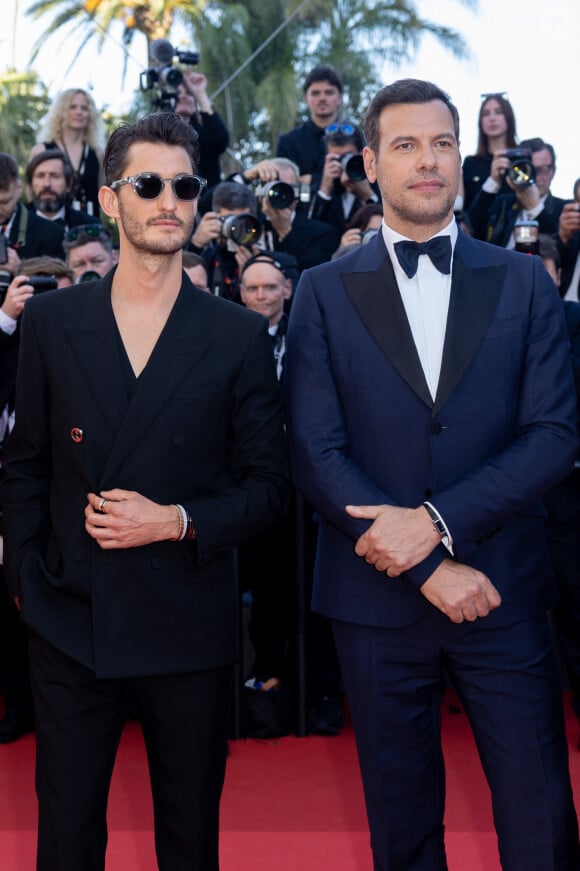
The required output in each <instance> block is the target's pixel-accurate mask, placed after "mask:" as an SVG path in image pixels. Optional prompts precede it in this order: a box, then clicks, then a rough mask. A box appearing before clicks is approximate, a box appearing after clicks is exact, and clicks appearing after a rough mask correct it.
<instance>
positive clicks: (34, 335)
mask: <svg viewBox="0 0 580 871" xmlns="http://www.w3.org/2000/svg"><path fill="white" fill-rule="evenodd" d="M113 274H114V272H113V271H112V272H111V273H109V275H108V276H106V277H105V278H104V279H101V280H100V281H95V282H92V283H88V284H83V285H75V286H74V287H70V288H63V289H62V290H56V291H53V292H52V293H50V294H42V295H40V296H38V297H33V298H32V299H31V300H30V301H29V302H28V303H27V305H26V309H25V311H24V314H23V316H22V324H21V328H22V329H21V332H22V335H21V354H20V361H19V375H18V385H17V394H16V424H15V427H14V429H13V431H12V433H11V436H10V438H9V440H8V445H7V448H6V450H5V456H4V460H5V470H6V479H5V483H4V487H3V497H4V520H5V527H4V536H5V537H4V553H5V569H6V576H7V581H8V587H9V590H10V594H11V596H12V597H19V600H20V604H21V608H22V610H21V616H22V618H23V620H24V622H25V623H27V624H28V625H29V626H31V627H32V628H33V629H34V630H35V631H36V632H37V633H38V634H40V635H41V636H42V637H44V638H45V639H46V640H47V641H48V642H49V643H50V644H52V645H53V646H54V647H56V648H57V649H59V650H61V651H62V652H64V653H65V654H67V655H68V656H70V657H72V658H73V659H75V660H76V661H78V662H80V663H82V664H83V665H85V666H87V667H89V668H92V669H94V671H95V672H96V674H97V676H100V677H131V676H139V675H156V674H173V673H180V672H185V671H193V670H198V669H205V668H216V667H219V666H221V665H227V664H230V663H231V662H233V660H234V658H235V656H236V644H235V632H236V626H235V613H236V601H235V597H236V590H235V584H234V572H233V557H232V548H234V547H235V546H236V545H238V544H239V543H240V542H241V541H243V540H244V539H247V538H250V537H251V536H253V535H255V534H256V533H257V532H259V531H260V530H262V529H263V528H265V527H266V526H267V525H268V524H269V523H273V522H274V521H276V520H277V519H278V518H279V517H280V516H281V515H282V514H283V512H284V510H285V509H286V508H287V505H288V501H289V485H288V482H287V478H286V458H285V446H284V432H283V425H282V415H281V405H280V397H279V388H278V383H277V380H276V373H275V368H274V361H273V356H272V341H271V339H270V337H269V335H268V331H267V321H266V319H265V318H263V317H261V316H260V315H257V314H255V313H254V312H250V311H248V310H247V309H245V308H243V307H242V306H238V305H233V304H232V303H229V302H226V301H225V300H221V299H217V298H215V297H214V296H212V295H211V294H208V293H205V292H203V291H200V290H197V289H196V288H194V287H193V285H192V284H191V282H190V281H189V279H188V278H187V276H185V274H184V277H183V282H182V286H181V290H180V293H179V295H178V298H177V300H176V302H175V305H174V307H173V310H172V312H171V314H170V316H169V318H168V320H167V323H166V325H165V327H164V329H163V331H162V333H161V335H160V337H159V340H158V342H157V344H156V346H155V348H154V350H153V352H152V354H151V357H150V359H149V361H148V363H147V366H146V367H145V369H144V370H143V372H142V373H141V375H140V377H139V378H138V379H136V381H135V382H134V384H133V385H132V389H129V387H130V385H129V384H128V381H127V375H126V372H127V366H128V363H127V360H126V355H125V354H124V350H123V349H122V345H121V342H120V337H119V333H118V330H117V327H116V324H115V318H114V315H113V311H112V306H111V299H110V293H111V285H112V279H113ZM114 487H121V488H125V489H129V490H136V491H138V492H140V493H142V494H143V495H145V496H146V497H148V498H150V499H152V500H154V501H157V502H159V503H162V504H172V503H181V504H182V505H183V506H184V507H185V508H186V509H187V511H188V512H189V514H190V515H191V517H192V518H193V521H194V524H195V529H196V532H197V538H196V539H195V540H193V541H185V540H184V541H181V542H171V541H161V542H156V543H152V544H149V545H146V546H143V547H137V548H128V549H125V550H119V551H115V552H112V551H106V550H102V549H101V548H100V547H99V546H98V544H97V543H96V542H95V541H94V540H93V539H92V538H91V537H90V536H89V535H88V534H87V532H86V531H85V527H84V508H85V505H86V501H87V493H89V492H95V493H99V492H100V491H102V490H107V489H110V488H114Z"/></svg>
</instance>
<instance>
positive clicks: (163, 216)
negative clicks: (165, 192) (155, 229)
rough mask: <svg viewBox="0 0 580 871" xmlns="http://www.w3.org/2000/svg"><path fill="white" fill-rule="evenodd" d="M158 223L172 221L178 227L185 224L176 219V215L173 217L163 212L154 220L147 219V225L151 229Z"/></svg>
mask: <svg viewBox="0 0 580 871" xmlns="http://www.w3.org/2000/svg"><path fill="white" fill-rule="evenodd" d="M159 221H173V222H174V223H175V224H177V225H178V226H179V227H184V226H185V222H184V221H182V220H181V218H178V217H177V215H174V214H172V213H168V214H165V213H164V212H162V213H161V214H160V215H155V217H154V218H149V220H148V221H147V225H148V226H149V227H152V226H153V225H154V224H157V223H158V222H159Z"/></svg>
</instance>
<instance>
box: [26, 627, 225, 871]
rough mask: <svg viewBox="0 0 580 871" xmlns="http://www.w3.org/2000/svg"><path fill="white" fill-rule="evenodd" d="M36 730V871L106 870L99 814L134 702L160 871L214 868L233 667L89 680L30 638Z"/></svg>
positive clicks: (103, 823)
mask: <svg viewBox="0 0 580 871" xmlns="http://www.w3.org/2000/svg"><path fill="white" fill-rule="evenodd" d="M30 667H31V677H32V688H33V695H34V704H35V716H36V723H37V755H36V791H37V795H38V803H39V824H38V863H37V871H103V869H104V867H105V849H106V844H107V824H106V809H107V798H108V793H109V786H110V781H111V775H112V771H113V765H114V762H115V756H116V752H117V748H118V744H119V740H120V737H121V732H122V730H123V726H124V723H125V719H126V709H127V702H128V699H129V697H131V698H132V699H133V700H134V702H135V704H136V706H137V710H138V714H139V718H140V720H141V725H142V729H143V735H144V739H145V746H146V749H147V758H148V764H149V774H150V778H151V789H152V794H153V806H154V818H155V847H156V853H157V862H158V867H159V869H160V871H218V868H219V861H218V825H219V802H220V797H221V792H222V787H223V782H224V775H225V761H226V755H227V728H228V713H229V702H230V697H231V681H232V675H231V669H230V668H229V667H225V668H220V669H216V670H213V671H200V672H193V673H188V674H177V675H164V676H160V677H143V678H132V679H121V680H117V679H114V680H113V679H107V680H100V679H97V678H96V677H95V675H94V673H93V672H92V671H91V670H90V669H87V668H85V667H84V666H82V665H80V664H79V663H78V662H75V661H74V660H72V659H70V658H69V657H67V656H65V655H64V654H62V653H60V652H59V651H58V650H55V648H54V647H52V646H51V645H50V644H48V643H47V642H46V641H45V640H44V639H42V638H40V637H39V636H38V635H36V634H35V633H31V635H30Z"/></svg>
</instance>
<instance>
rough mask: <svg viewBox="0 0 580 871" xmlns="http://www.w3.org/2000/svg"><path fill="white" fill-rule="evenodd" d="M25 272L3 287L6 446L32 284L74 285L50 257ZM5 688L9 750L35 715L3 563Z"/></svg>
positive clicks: (0, 657)
mask: <svg viewBox="0 0 580 871" xmlns="http://www.w3.org/2000/svg"><path fill="white" fill-rule="evenodd" d="M20 269H21V270H22V272H21V274H19V275H16V276H15V277H14V278H13V279H12V280H11V281H10V283H9V284H8V286H6V284H4V285H3V286H2V285H0V288H1V296H0V299H1V301H2V303H1V305H0V445H1V444H2V443H3V442H4V440H5V438H6V436H7V435H8V432H9V430H10V429H11V427H12V425H13V423H14V387H15V384H16V368H17V362H18V348H19V344H20V329H19V324H20V316H21V314H22V312H23V310H24V306H25V305H26V302H27V300H28V299H30V297H31V296H33V294H34V293H35V292H40V290H41V288H37V287H34V286H33V284H32V283H31V282H34V281H35V280H36V281H37V280H38V277H39V276H40V277H42V278H44V279H45V281H44V283H45V284H46V283H47V282H48V281H50V282H51V283H53V284H59V285H60V286H64V282H65V281H66V282H67V283H68V284H71V283H72V280H71V277H70V272H69V270H68V269H67V267H66V265H65V264H64V263H63V262H62V261H61V260H55V259H53V258H50V257H36V258H34V259H32V260H26V261H22V263H21V264H20ZM57 275H58V278H56V276H57ZM53 276H54V278H53ZM0 517H1V515H0ZM0 542H1V537H0ZM0 685H1V687H2V691H3V694H4V702H5V713H4V718H3V719H2V720H1V721H0V744H8V743H10V742H12V741H16V739H17V738H19V737H20V736H21V735H24V734H26V733H27V732H30V731H31V730H32V727H33V715H32V698H31V692H30V679H29V674H28V658H27V643H26V633H25V631H24V627H23V625H22V624H21V622H20V620H19V618H18V615H17V612H16V611H15V610H14V609H13V608H12V606H11V604H10V601H9V597H8V593H7V590H6V583H5V579H4V569H3V566H2V564H1V560H0Z"/></svg>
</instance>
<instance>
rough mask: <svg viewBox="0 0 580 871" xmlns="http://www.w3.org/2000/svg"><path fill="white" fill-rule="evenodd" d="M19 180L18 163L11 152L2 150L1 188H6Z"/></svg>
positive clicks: (0, 161)
mask: <svg viewBox="0 0 580 871" xmlns="http://www.w3.org/2000/svg"><path fill="white" fill-rule="evenodd" d="M15 181H18V164H17V163H16V161H15V159H14V158H13V157H12V155H11V154H6V153H5V152H3V151H0V190H6V189H7V188H8V187H10V185H11V184H12V182H15Z"/></svg>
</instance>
